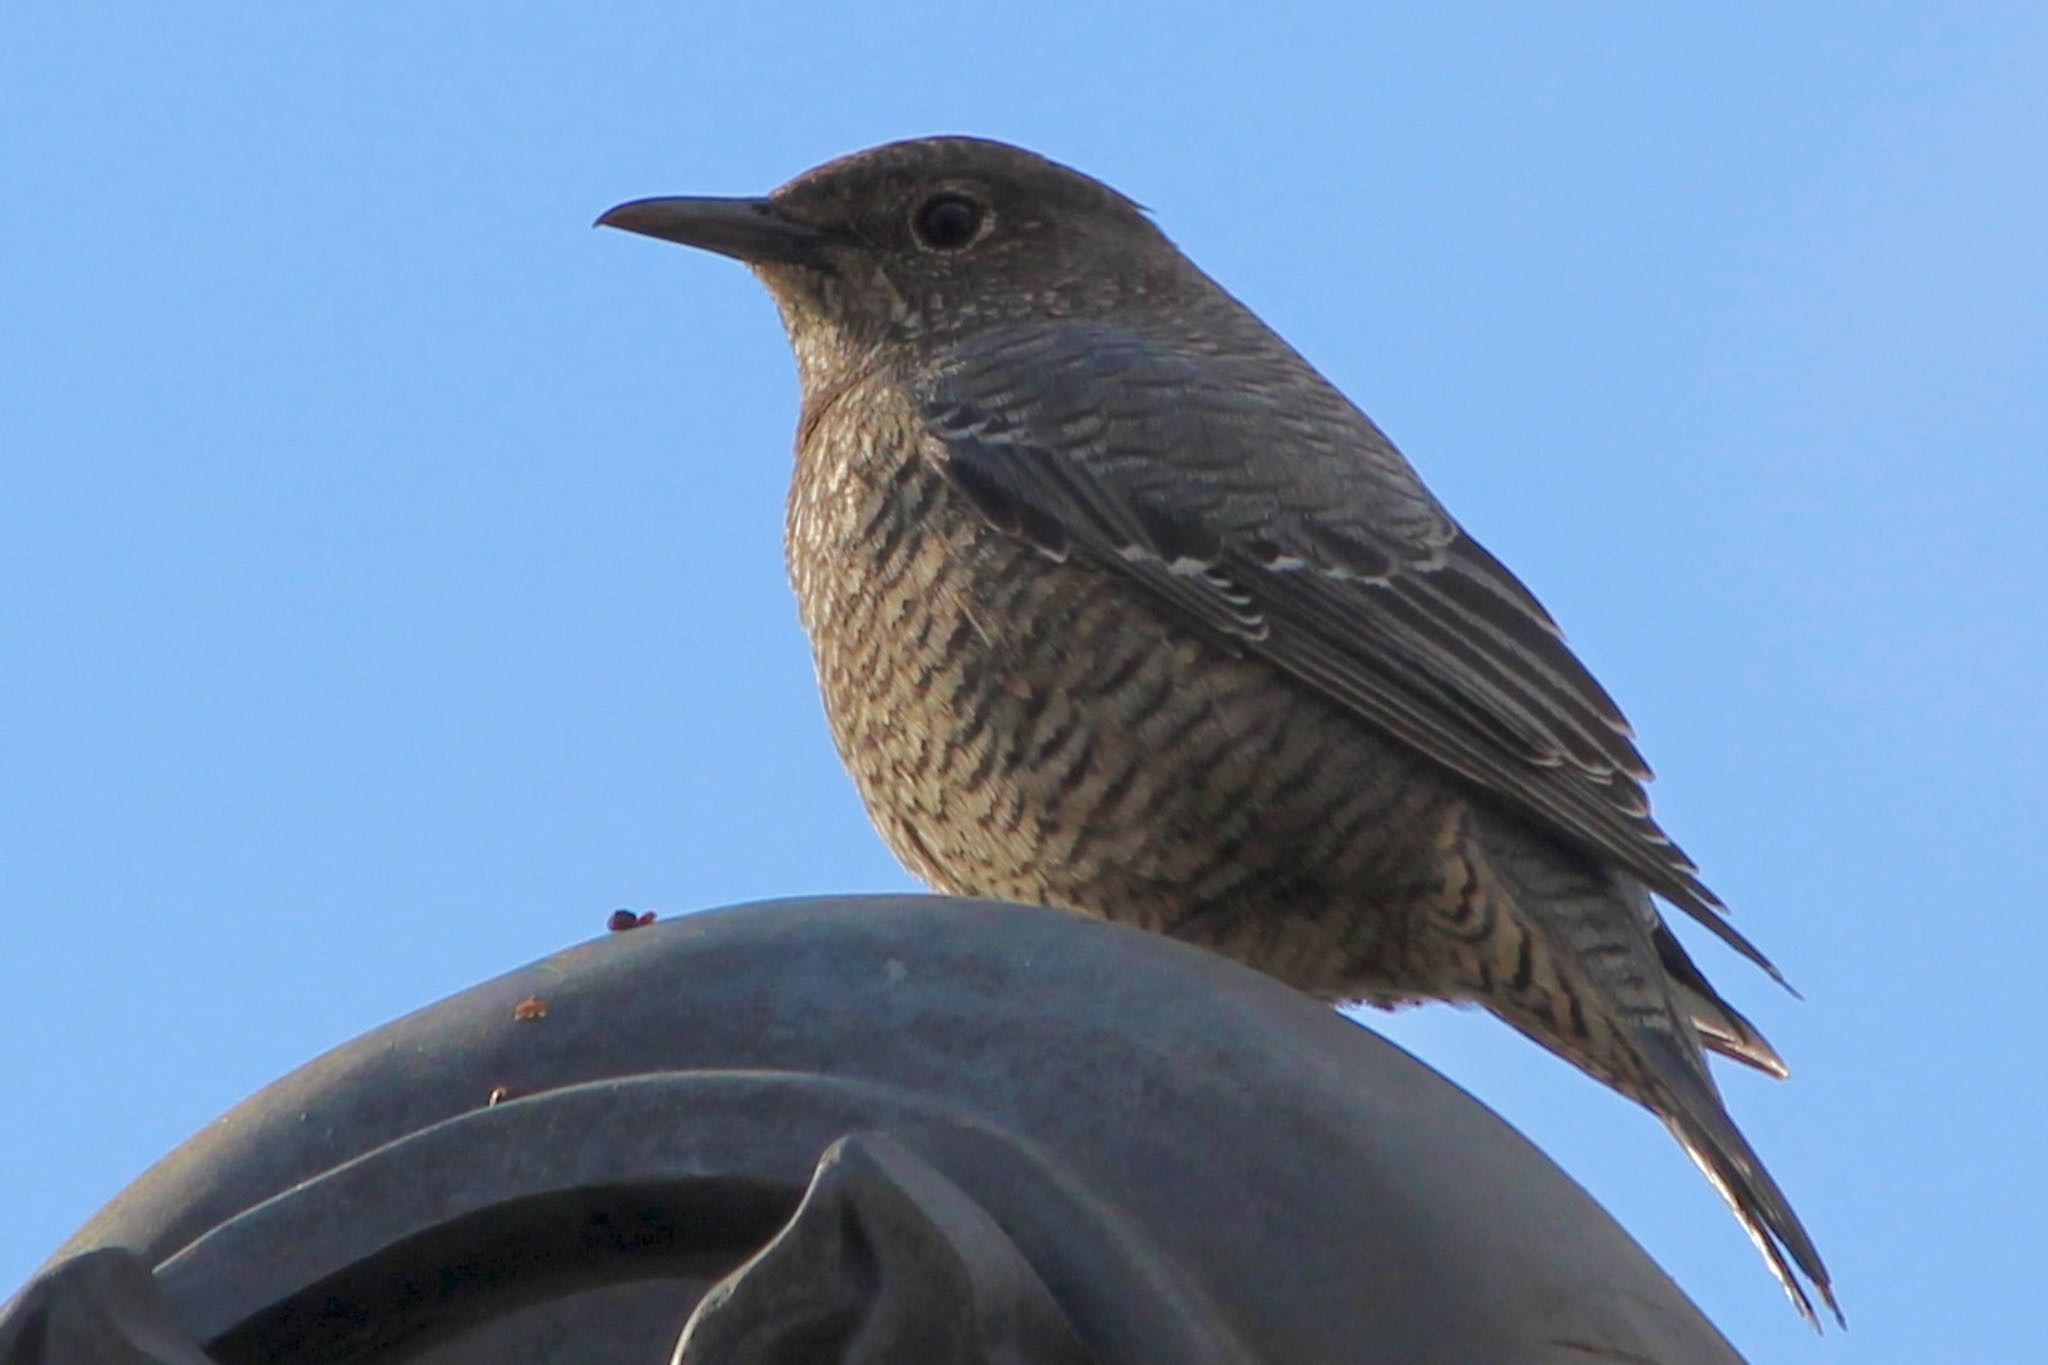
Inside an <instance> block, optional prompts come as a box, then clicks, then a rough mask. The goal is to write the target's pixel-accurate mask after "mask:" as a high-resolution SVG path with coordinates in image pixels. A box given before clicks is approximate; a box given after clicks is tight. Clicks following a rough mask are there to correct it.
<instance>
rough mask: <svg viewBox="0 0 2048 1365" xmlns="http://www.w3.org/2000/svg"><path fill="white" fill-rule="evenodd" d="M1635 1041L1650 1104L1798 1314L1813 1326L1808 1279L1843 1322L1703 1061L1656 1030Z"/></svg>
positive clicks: (1827, 1282) (1817, 1260)
mask: <svg viewBox="0 0 2048 1365" xmlns="http://www.w3.org/2000/svg"><path fill="white" fill-rule="evenodd" d="M1638 1042H1639V1048H1638V1051H1639V1053H1640V1054H1641V1056H1642V1060H1643V1062H1644V1064H1645V1067H1646V1069H1647V1070H1648V1072H1649V1074H1650V1075H1651V1076H1652V1077H1653V1078H1654V1079H1655V1081H1656V1083H1657V1084H1658V1087H1659V1088H1660V1089H1662V1090H1663V1091H1664V1094H1663V1095H1662V1096H1660V1097H1658V1098H1659V1099H1660V1100H1661V1101H1662V1102H1661V1103H1658V1102H1653V1103H1652V1104H1651V1106H1650V1107H1651V1108H1652V1109H1653V1110H1654V1111H1655V1112H1656V1114H1657V1116H1658V1117H1659V1118H1661V1119H1663V1120H1664V1124H1665V1126H1666V1127H1667V1128H1669V1129H1670V1130H1671V1134H1672V1136H1673V1137H1675V1138H1677V1139H1678V1143H1679V1145H1680V1146H1681V1147H1683V1148H1684V1149H1685V1152H1686V1155H1687V1156H1690V1157H1691V1158H1692V1160H1693V1164H1694V1165H1696V1166H1698V1167H1699V1168H1700V1172H1701V1174H1703V1175H1705V1176H1706V1178H1707V1180H1708V1182H1709V1183H1711V1184H1712V1185H1713V1186H1714V1188H1715V1189H1716V1190H1719V1191H1720V1193H1721V1197H1722V1198H1723V1199H1725V1200H1726V1201H1727V1202H1728V1207H1729V1208H1731V1209H1733V1210H1734V1211H1735V1216H1736V1218H1737V1219H1738V1220H1740V1221H1741V1223H1742V1226H1743V1229H1744V1230H1745V1231H1746V1232H1748V1233H1749V1239H1750V1240H1751V1241H1752V1242H1754V1243H1756V1247H1757V1250H1758V1251H1760V1252H1762V1253H1763V1257H1764V1260H1765V1261H1767V1262H1768V1263H1769V1264H1770V1267H1771V1272H1772V1273H1773V1274H1774V1275H1776V1276H1777V1278H1778V1283H1779V1284H1781V1285H1783V1286H1784V1289H1785V1293H1786V1295H1787V1296H1788V1297H1789V1298H1790V1299H1791V1300H1792V1304H1793V1306H1794V1307H1795V1308H1797V1309H1798V1310H1799V1315H1800V1316H1801V1317H1803V1318H1805V1319H1806V1321H1807V1322H1808V1323H1810V1324H1812V1325H1813V1327H1814V1328H1815V1329H1816V1330H1818V1329H1819V1327H1820V1318H1819V1316H1818V1315H1817V1314H1816V1313H1815V1312H1814V1307H1813V1298H1812V1296H1811V1295H1809V1293H1808V1292H1807V1284H1808V1283H1810V1284H1811V1285H1812V1288H1813V1292H1814V1293H1816V1294H1818V1295H1819V1296H1820V1300H1821V1302H1822V1303H1824V1304H1826V1305H1827V1308H1828V1311H1829V1312H1830V1313H1831V1314H1833V1316H1834V1319H1835V1321H1836V1322H1837V1323H1838V1324H1840V1325H1841V1326H1843V1327H1847V1326H1848V1325H1849V1322H1848V1319H1847V1318H1846V1317H1844V1316H1843V1314H1842V1306H1841V1304H1840V1303H1839V1302H1837V1301H1836V1298H1835V1291H1834V1282H1833V1280H1832V1278H1831V1277H1830V1276H1829V1274H1828V1268H1827V1265H1826V1263H1824V1262H1823V1261H1822V1260H1821V1256H1820V1251H1819V1250H1818V1249H1817V1248H1816V1247H1815V1246H1814V1244H1813V1239H1812V1238H1811V1237H1809V1236H1808V1235H1807V1232H1806V1228H1805V1225H1804V1224H1802V1223H1801V1222H1800V1221H1799V1215H1798V1214H1796V1213H1794V1212H1793V1211H1792V1205H1791V1202H1790V1201H1789V1200H1787V1199H1786V1198H1785V1192H1784V1191H1783V1190H1781V1189H1779V1188H1778V1182H1777V1181H1776V1180H1774V1179H1772V1178H1771V1173H1770V1172H1769V1171H1767V1170H1765V1169H1764V1164H1763V1161H1762V1160H1761V1159H1760V1158H1759V1157H1758V1156H1757V1154H1756V1149H1755V1148H1753V1147H1751V1146H1750V1145H1749V1140H1748V1139H1747V1138H1745V1137H1743V1136H1742V1133H1741V1131H1740V1130H1739V1129H1737V1128H1736V1126H1735V1124H1734V1121H1733V1120H1731V1119H1730V1118H1729V1117H1728V1113H1727V1111H1726V1110H1725V1109H1723V1108H1722V1106H1721V1097H1720V1096H1719V1095H1718V1094H1717V1093H1715V1091H1714V1088H1713V1082H1712V1081H1711V1080H1710V1079H1708V1078H1707V1075H1706V1070H1705V1068H1704V1067H1703V1066H1700V1065H1698V1064H1696V1063H1694V1064H1690V1065H1689V1064H1688V1061H1689V1059H1687V1058H1686V1057H1685V1056H1684V1055H1683V1054H1682V1053H1681V1052H1680V1049H1679V1044H1678V1042H1677V1041H1676V1040H1674V1039H1672V1038H1669V1037H1666V1036H1664V1035H1662V1034H1645V1035H1643V1036H1642V1037H1641V1038H1640V1039H1639V1040H1638ZM1802 1276H1803V1277H1804V1282H1802V1278H1801V1277H1802Z"/></svg>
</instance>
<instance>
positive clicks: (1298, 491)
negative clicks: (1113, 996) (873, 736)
mask: <svg viewBox="0 0 2048 1365" xmlns="http://www.w3.org/2000/svg"><path fill="white" fill-rule="evenodd" d="M1297 367H1299V368H1297ZM1312 375H1313V372H1312V371H1309V370H1308V369H1307V368H1306V366H1305V365H1302V363H1301V362H1300V361H1298V360H1296V359H1294V358H1293V356H1292V354H1291V353H1289V352H1285V351H1284V350H1279V349H1272V350H1268V349H1267V348H1263V347H1244V348H1239V349H1238V350H1235V351H1232V350H1225V349H1223V348H1220V347H1218V348H1214V349H1212V350H1210V351H1207V352H1205V351H1203V350H1202V349H1201V348H1200V347H1199V346H1176V347H1172V348H1169V347H1167V346H1164V345H1161V344H1159V343H1158V342H1155V341H1152V340H1150V339H1148V338H1146V337H1143V336H1139V335H1137V334H1134V333H1132V332H1129V331H1125V330H1121V329H1118V328H1114V327H1110V326H1107V325H1102V324H1096V323H1087V322H1072V321H1070V322H1063V323H1058V324H1054V325H1051V326H1047V325H1045V324H1043V323H1040V324H1036V325H1033V326H1029V327H1016V328H1003V327H997V328H990V329H983V330H981V331H979V332H978V333H976V334H975V335H974V336H973V337H972V338H970V339H968V340H965V341H961V342H958V343H955V344H953V345H951V346H949V347H946V348H944V349H943V350H942V351H941V352H940V353H939V354H938V355H937V356H936V357H935V358H934V363H933V364H931V365H930V366H928V367H927V368H925V369H924V370H923V372H922V374H921V376H920V378H919V380H918V381H917V389H918V398H919V402H920V404H921V406H922V415H923V419H924V422H925V424H926V428H927V430H928V432H929V433H930V435H931V436H932V437H933V438H935V439H934V440H933V441H932V443H931V445H930V446H929V449H930V451H931V454H932V458H933V459H934V461H935V462H936V463H937V464H938V466H939V467H940V468H941V469H942V470H943V472H944V473H945V475H946V476H947V477H948V478H949V479H950V480H951V481H952V482H953V483H954V484H955V485H956V486H957V487H959V488H960V489H961V490H962V491H964V492H965V493H966V495H967V496H968V498H969V499H970V500H971V501H972V502H973V504H974V505H975V506H976V507H977V508H978V509H979V510H980V512H981V513H982V515H983V516H984V517H986V518H987V519H988V521H989V522H991V523H992V524H993V525H995V526H997V527H999V528H1001V529H1002V530H1004V531H1006V532H1009V533H1011V534H1013V535H1016V536H1019V537H1021V538H1023V539H1024V540H1027V541H1029V542H1030V543H1031V544H1033V545H1035V546H1037V547H1038V548H1039V549H1040V550H1041V551H1043V552H1044V553H1046V554H1048V555H1052V556H1054V557H1058V558H1067V557H1072V558H1074V559H1076V560H1080V561H1085V562H1089V563H1094V564H1098V565H1101V566H1103V567H1105V568H1107V569H1109V570H1110V571H1112V572H1115V573H1119V574H1122V575H1125V576H1126V577H1127V578H1129V579H1130V580H1131V581H1133V582H1135V583H1137V584H1140V585H1142V586H1143V587H1144V588H1145V589H1147V590H1149V591H1150V592H1151V593H1152V594H1153V595H1154V596H1155V597H1156V599H1157V600H1158V602H1159V604H1160V606H1161V607H1162V608H1163V609H1164V610H1166V611H1167V612H1169V613H1170V614H1175V615H1177V616H1178V617H1179V618H1180V619H1181V620H1182V621H1183V622H1184V623H1187V624H1190V625H1193V626H1195V627H1197V628H1199V629H1201V630H1203V631H1205V632H1206V633H1208V634H1209V635H1210V636H1211V637H1212V638H1215V639H1219V640H1220V641H1222V642H1224V643H1225V644H1227V645H1228V646H1229V647H1231V648H1233V649H1236V650H1239V651H1242V652H1249V653H1256V654H1259V655H1263V656H1264V657H1265V658H1267V659H1268V660H1270V661H1271V662H1272V663H1274V664H1275V665H1277V666H1278V667H1280V668H1281V669H1282V670H1284V671H1285V672H1286V673H1288V674H1290V675H1291V676H1293V677H1294V678H1296V679H1298V680H1299V681H1300V682H1301V683H1302V684H1304V685H1306V686H1308V687H1312V688H1314V689H1316V690H1317V691H1319V692H1321V693H1322V694H1323V695H1325V696H1327V697H1329V698H1330V699H1332V700H1334V701H1336V702H1337V703H1339V704H1340V705H1342V706H1344V707H1345V708H1347V709H1349V710H1350V711H1352V712H1353V713H1355V714H1356V715H1358V716H1359V717H1360V718H1362V719H1363V720H1365V721H1367V722H1369V723H1371V724H1373V725H1375V726H1377V727H1379V728H1380V729H1381V730H1383V731H1385V732H1386V733H1388V734H1390V735H1392V736H1394V737H1395V738H1396V739H1398V740H1400V741H1402V742H1403V743H1405V744H1407V745H1409V746H1411V747H1412V748H1414V749H1416V750H1418V751H1420V752H1421V753H1422V754H1424V755H1425V756H1427V757H1428V758H1430V759H1432V760H1434V761H1435V762H1437V763H1440V764H1442V765H1443V766H1444V767H1446V768H1448V769H1450V770H1451V771H1453V772H1455V773H1457V774H1459V775H1460V776H1461V777H1463V778H1465V779H1467V780H1468V781H1470V782H1472V783H1475V784H1476V785H1478V786H1479V787H1481V788H1482V789H1484V790H1486V791H1488V792H1490V793H1492V794H1493V795H1494V796H1496V797H1497V798H1499V799H1501V800H1503V801H1505V802H1507V803H1509V804H1511V805H1512V806H1514V807H1516V808H1518V809H1520V810H1521V811H1522V812H1523V813H1524V814H1525V815H1527V816H1529V817H1530V818H1532V819H1534V820H1536V821H1537V822H1538V823H1540V824H1541V825H1543V826H1544V827H1546V828H1548V829H1550V830H1551V831H1553V832H1554V833H1556V834H1558V835H1560V836H1562V837H1564V838H1565V839H1567V840H1570V841H1571V842H1573V843H1576V844H1578V845H1579V846H1581V847H1583V848H1586V849H1588V850H1591V851H1593V852H1596V853H1598V854H1600V855H1603V856H1605V857H1607V858H1610V859H1612V860H1613V861H1614V862H1615V863H1616V864H1618V865H1620V866H1621V867H1623V868H1625V869H1627V870H1628V871H1629V872H1631V873H1633V874H1634V875H1636V876H1637V877H1639V878H1641V879H1642V881H1643V882H1644V883H1645V884H1646V885H1648V886H1649V887H1650V888H1651V889H1653V890H1655V891H1656V892H1658V893H1659V894H1661V895H1663V896H1664V897H1665V898H1667V899H1668V900H1670V901H1671V902H1673V903H1674V904H1676V905H1678V906H1680V907H1682V908H1683V909H1685V910H1686V911H1688V912H1690V913H1691V914H1693V915H1694V916H1695V917H1697V918H1698V919H1700V920H1701V921H1702V922H1703V923H1705V924H1706V925H1707V926H1708V927H1709V928H1711V929H1712V930H1713V931H1714V932H1715V933H1716V934H1718V935H1719V936H1720V937H1721V938H1723V939H1724V940H1726V941H1727V942H1728V943H1729V944H1731V945H1732V946H1733V947H1735V948H1736V949H1737V950H1738V951H1740V952H1742V953H1743V954H1744V955H1745V956H1747V957H1748V958H1750V959H1751V960H1752V961H1754V962H1756V963H1757V964H1758V965H1759V966H1761V967H1763V968H1764V970H1766V971H1768V972H1770V973H1771V975H1773V976H1774V977H1778V976H1779V974H1778V972H1777V969H1776V968H1775V967H1773V966H1772V965H1771V964H1770V962H1769V961H1768V960H1766V959H1765V958H1764V956H1763V954H1762V953H1760V952H1759V951H1758V950H1757V949H1756V948H1755V947H1753V946H1752V945H1751V944H1750V943H1749V942H1748V941H1747V940H1746V939H1744V938H1743V937H1742V936H1741V935H1740V934H1738V933H1736V932H1735V930H1734V929H1733V928H1732V927H1730V926H1729V925H1728V923H1727V922H1726V921H1725V920H1724V919H1723V918H1722V914H1723V907H1722V905H1721V903H1720V901H1719V900H1718V899H1717V898H1716V897H1715V896H1714V895H1713V893H1712V892H1711V891H1709V890H1708V889H1707V888H1706V886H1705V885H1704V884H1703V883H1702V882H1701V881H1700V879H1699V875H1698V869H1697V868H1696V867H1695V866H1694V864H1693V863H1692V862H1691V860H1689V859H1688V858H1687V857H1686V856H1685V854H1684V853H1683V852H1681V851H1680V850H1679V849H1678V847H1677V846H1676V845H1675V844H1673V843H1672V842H1671V840H1670V839H1668V838H1667V837H1666V836H1665V835H1664V833H1663V831H1662V830H1660V829H1659V828H1658V827H1657V824H1656V822H1655V821H1654V820H1653V819H1651V817H1650V811H1649V802H1648V800H1647V799H1646V797H1645V795H1644V791H1643V784H1644V783H1645V782H1647V781H1648V780H1649V779H1650V770H1649V768H1648V767H1647V766H1646V765H1645V764H1644V762H1643V760H1642V756H1641V755H1640V754H1638V753H1637V752H1636V748H1635V745H1634V743H1633V742H1632V741H1631V737H1630V730H1629V726H1628V722H1627V721H1626V720H1624V719H1623V718H1622V715H1621V712H1620V710H1619V709H1618V708H1617V707H1616V706H1615V704H1614V702H1613V700H1612V699H1611V698H1609V697H1608V695H1607V693H1606V692H1605V691H1604V690H1603V689H1602V688H1601V686H1600V684H1599V683H1597V682H1595V681H1594V680H1593V677H1592V675H1591V674H1589V673H1588V672H1587V671H1586V669H1585V667H1584V666H1583V665H1582V664H1580V663H1579V661H1578V660H1577V659H1576V658H1575V657H1573V655H1572V652H1571V651H1570V650H1569V649H1568V648H1567V647H1566V646H1565V643H1564V639H1563V636H1562V635H1561V634H1560V632H1559V630H1558V628H1557V625H1556V623H1555V622H1553V621H1552V620H1551V618H1550V616H1549V615H1548V614H1547V613H1546V612H1545V611H1544V610H1543V608H1542V607H1541V606H1540V605H1539V604H1538V603H1537V601H1536V599H1535V598H1534V597H1533V596H1531V595H1530V593H1529V590H1528V589H1527V588H1525V587H1523V586H1522V584H1521V583H1520V582H1519V581H1517V580H1516V578H1515V577H1514V575H1513V574H1511V573H1509V572H1508V570H1507V569H1506V568H1505V567H1503V566H1502V565H1501V564H1500V562H1499V561H1497V560H1495V559H1494V558H1493V556H1491V555H1490V554H1488V553H1487V552H1486V551H1485V550H1484V549H1482V548H1481V547H1480V545H1479V544H1478V542H1476V541H1474V540H1473V539H1472V538H1471V537H1470V536H1468V535H1466V534H1465V533H1464V531H1463V530H1462V529H1461V528H1460V527H1459V526H1458V524H1457V523H1456V522H1455V521H1454V520H1452V518H1451V517H1450V515H1449V514H1448V513H1447V512H1446V511H1444V509H1443V508H1442V506H1441V505H1439V504H1438V503H1437V501H1436V500H1435V498H1433V497H1432V496H1431V495H1430V493H1429V491H1428V490H1427V489H1426V488H1425V487H1423V485H1422V482H1421V480H1420V479H1419V478H1418V477H1417V476H1416V474H1415V471H1414V470H1413V469H1412V468H1410V467H1409V465H1408V462H1407V461H1406V460H1405V459H1403V458H1402V456H1401V454H1400V452H1399V451H1397V450H1396V449H1395V448H1394V446H1393V445H1392V443H1391V442H1389V441H1388V440H1387V438H1386V437H1385V436H1384V435H1382V434H1381V432H1380V431H1379V429H1378V428H1377V427H1375V426H1374V425H1373V424H1372V422H1371V421H1370V420H1369V419H1368V418H1367V417H1366V416H1365V415H1364V414H1363V413H1361V412H1360V411H1359V410H1358V409H1357V408H1356V407H1354V406H1353V405H1352V404H1351V403H1350V402H1349V401H1347V400H1346V399H1345V398H1344V397H1343V395H1341V394H1339V393H1338V392H1337V391H1336V390H1335V389H1334V388H1333V387H1331V386H1329V385H1327V384H1326V383H1323V382H1322V381H1321V380H1320V379H1319V378H1315V379H1313V380H1312V382H1307V383H1305V382H1303V379H1304V377H1305V376H1312ZM1779 979H1780V980H1782V979H1783V978H1782V977H1779Z"/></svg>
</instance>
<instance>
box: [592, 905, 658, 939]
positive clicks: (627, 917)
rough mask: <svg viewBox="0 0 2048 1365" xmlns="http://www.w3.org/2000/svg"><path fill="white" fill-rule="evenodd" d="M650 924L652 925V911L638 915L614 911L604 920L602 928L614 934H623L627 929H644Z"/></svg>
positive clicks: (625, 911)
mask: <svg viewBox="0 0 2048 1365" xmlns="http://www.w3.org/2000/svg"><path fill="white" fill-rule="evenodd" d="M652 923H654V912H653V911H652V910H646V911H642V912H641V913H639V914H635V913H633V912H632V911H631V910H614V911H612V913H611V917H610V918H609V919H607V920H605V922H604V927H605V928H607V929H609V930H611V931H612V932H613V933H615V934H623V933H625V932H626V931H627V930H628V929H645V928H646V927H647V926H648V925H650V924H652Z"/></svg>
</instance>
